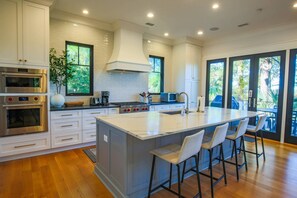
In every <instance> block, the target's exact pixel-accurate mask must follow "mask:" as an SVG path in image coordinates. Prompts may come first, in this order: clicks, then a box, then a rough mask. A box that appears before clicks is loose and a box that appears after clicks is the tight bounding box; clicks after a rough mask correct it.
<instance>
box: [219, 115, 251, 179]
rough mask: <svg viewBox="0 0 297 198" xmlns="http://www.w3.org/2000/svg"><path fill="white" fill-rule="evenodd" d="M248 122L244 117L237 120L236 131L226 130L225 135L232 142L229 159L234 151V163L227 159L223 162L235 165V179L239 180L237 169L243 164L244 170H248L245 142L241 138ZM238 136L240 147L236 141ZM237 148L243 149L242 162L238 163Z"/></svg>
mask: <svg viewBox="0 0 297 198" xmlns="http://www.w3.org/2000/svg"><path fill="white" fill-rule="evenodd" d="M248 122H249V118H245V119H243V120H241V121H240V122H239V125H238V127H237V130H236V131H228V132H227V136H226V139H228V140H230V141H232V142H233V148H232V154H231V159H232V158H233V152H235V163H234V162H231V161H227V160H225V162H227V163H229V164H233V165H235V166H236V177H237V181H239V173H238V171H239V169H241V168H242V167H243V166H244V165H245V170H246V171H247V170H248V167H247V160H246V153H245V144H244V138H243V136H244V134H245V132H246V129H247V126H248ZM239 138H240V148H237V146H236V141H237V139H239ZM238 150H239V151H241V150H242V151H243V155H244V163H242V164H238V157H237V151H238Z"/></svg>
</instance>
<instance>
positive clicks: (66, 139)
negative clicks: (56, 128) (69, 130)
mask: <svg viewBox="0 0 297 198" xmlns="http://www.w3.org/2000/svg"><path fill="white" fill-rule="evenodd" d="M68 140H73V138H65V139H61V141H62V142H64V141H68Z"/></svg>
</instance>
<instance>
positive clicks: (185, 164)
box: [181, 160, 187, 183]
mask: <svg viewBox="0 0 297 198" xmlns="http://www.w3.org/2000/svg"><path fill="white" fill-rule="evenodd" d="M186 166H187V160H185V161H184V166H183V174H182V179H181V183H183V182H184V177H185V171H186Z"/></svg>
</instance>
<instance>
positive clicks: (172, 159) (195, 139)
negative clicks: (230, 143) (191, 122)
mask: <svg viewBox="0 0 297 198" xmlns="http://www.w3.org/2000/svg"><path fill="white" fill-rule="evenodd" d="M203 135H204V130H202V131H200V132H198V133H196V134H194V135H190V136H187V137H185V139H184V141H183V144H182V146H180V145H176V144H171V145H167V146H164V147H161V148H158V149H155V150H153V151H151V152H150V153H151V154H153V162H152V169H151V177H150V184H149V191H148V197H150V196H151V193H152V192H154V191H155V190H157V189H158V188H160V187H162V188H164V189H165V190H168V191H169V192H171V193H173V194H175V195H178V197H182V195H181V188H180V186H181V183H180V164H181V163H183V162H184V161H187V160H188V159H191V158H195V166H196V171H197V172H196V173H197V182H198V193H197V194H196V195H195V197H197V196H198V195H200V197H202V196H201V185H200V177H199V174H198V173H199V151H200V149H201V144H202V140H203ZM156 157H158V158H160V159H162V160H164V161H166V162H168V163H170V176H169V180H167V181H165V182H163V183H162V184H160V185H158V186H157V187H155V188H154V189H152V182H153V175H154V169H155V161H156ZM172 164H174V165H176V167H177V178H178V193H177V192H175V191H173V190H171V179H172ZM166 183H169V187H166V186H165V184H166Z"/></svg>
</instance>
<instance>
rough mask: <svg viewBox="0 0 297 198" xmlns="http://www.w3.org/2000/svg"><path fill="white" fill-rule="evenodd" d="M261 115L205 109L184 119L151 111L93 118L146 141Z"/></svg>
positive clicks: (233, 110)
mask: <svg viewBox="0 0 297 198" xmlns="http://www.w3.org/2000/svg"><path fill="white" fill-rule="evenodd" d="M260 114H261V113H260V112H252V111H241V110H235V109H224V108H216V107H207V108H205V112H204V113H200V112H195V111H193V112H192V113H189V114H186V115H184V116H182V115H180V114H176V115H168V114H164V113H162V112H156V111H154V112H140V113H131V114H115V115H108V116H98V117H96V118H97V119H98V120H100V121H102V122H104V123H106V124H109V125H111V126H113V127H115V128H117V129H119V130H121V131H123V132H125V133H128V134H130V135H132V136H134V137H136V138H138V139H141V140H147V139H152V138H157V137H162V136H166V135H171V134H175V133H181V132H186V131H191V130H195V129H203V128H206V127H210V126H215V125H219V124H223V123H226V122H231V121H236V120H240V119H243V118H247V117H255V116H257V115H260Z"/></svg>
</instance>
